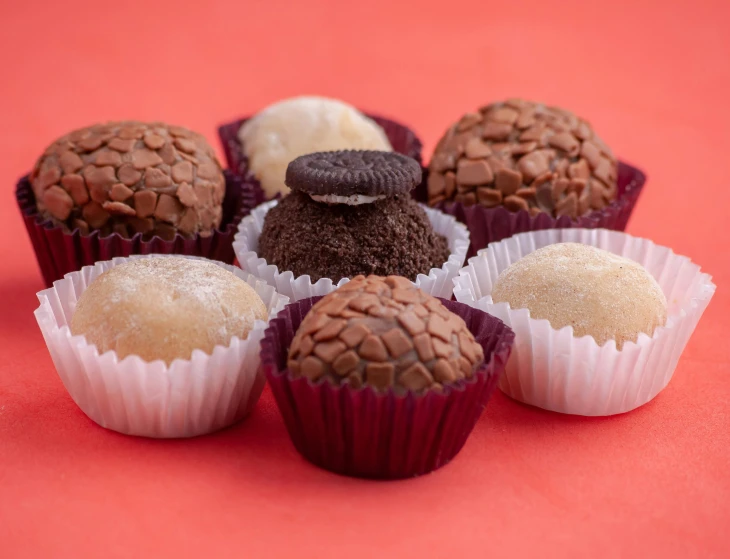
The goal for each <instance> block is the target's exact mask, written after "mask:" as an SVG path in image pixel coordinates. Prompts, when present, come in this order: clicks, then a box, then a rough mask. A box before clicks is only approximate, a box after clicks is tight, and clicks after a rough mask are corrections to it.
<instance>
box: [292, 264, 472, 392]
mask: <svg viewBox="0 0 730 559" xmlns="http://www.w3.org/2000/svg"><path fill="white" fill-rule="evenodd" d="M483 362H484V351H483V349H482V346H481V345H479V343H477V341H476V340H475V339H474V336H473V335H472V333H471V332H470V331H469V329H468V328H467V326H466V324H465V323H464V321H463V320H462V319H461V318H460V317H458V316H457V315H455V314H453V313H452V312H450V311H449V310H448V309H446V307H444V306H443V305H442V304H441V302H440V301H439V300H438V299H436V298H435V297H432V296H431V295H428V294H427V293H425V292H423V291H421V290H420V289H418V288H417V287H416V286H414V285H413V284H412V283H411V282H410V281H408V280H407V279H405V278H402V277H397V276H388V277H385V278H384V277H379V276H368V277H365V276H357V277H355V278H353V280H352V281H351V282H349V283H347V284H345V285H344V286H342V287H341V288H340V289H338V290H337V291H334V292H333V293H330V294H329V295H327V296H326V297H323V298H322V299H321V300H320V301H319V302H318V303H317V304H316V305H314V307H312V310H311V311H310V312H309V314H307V316H306V317H305V318H304V320H303V321H302V323H301V325H300V326H299V330H297V333H296V335H295V336H294V339H293V340H292V343H291V346H290V348H289V357H288V361H287V366H288V368H289V371H290V372H291V373H292V374H293V375H294V376H304V377H307V378H309V379H310V380H312V381H318V380H320V379H324V380H326V381H327V382H331V383H333V384H344V383H348V384H350V386H352V387H353V388H360V387H361V386H362V385H363V384H364V385H367V386H371V387H372V388H374V389H375V390H377V391H380V392H384V391H387V390H394V391H395V392H396V393H405V392H423V391H426V390H442V389H443V386H444V384H449V383H454V382H457V381H460V380H463V379H468V378H471V376H472V375H473V374H474V371H476V370H477V368H479V367H480V366H481V365H482V363H483Z"/></svg>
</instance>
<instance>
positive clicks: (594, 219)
mask: <svg viewBox="0 0 730 559" xmlns="http://www.w3.org/2000/svg"><path fill="white" fill-rule="evenodd" d="M427 180H428V171H427V170H426V169H424V174H423V181H422V182H421V184H420V185H419V186H418V187H417V188H416V189H415V194H414V197H415V198H416V200H418V201H419V202H421V203H424V204H425V203H427V202H428V189H427V186H426V183H427ZM645 182H646V175H645V174H644V173H643V172H642V171H640V170H639V169H637V168H635V167H632V166H631V165H629V164H627V163H623V162H621V161H619V165H618V196H617V198H616V200H614V201H613V202H611V203H610V204H609V205H608V206H606V207H605V208H603V209H602V210H596V211H593V212H591V213H589V214H587V215H584V216H581V217H579V218H578V219H575V220H573V219H571V218H569V217H568V216H561V217H558V218H554V217H552V216H550V215H548V214H545V213H541V214H538V215H536V216H534V217H532V216H530V214H529V212H527V211H525V210H520V211H518V212H511V211H509V210H507V209H506V208H504V207H503V206H498V207H496V208H485V207H484V206H480V205H478V204H476V205H473V206H465V205H464V204H462V203H461V202H440V203H439V204H437V205H436V206H435V207H436V208H438V209H439V210H441V211H442V212H444V213H447V214H449V215H453V216H454V217H456V219H458V220H459V221H460V222H462V223H465V224H466V226H467V228H468V229H469V234H470V235H471V248H470V250H469V255H468V256H469V257H471V256H473V255H475V254H476V253H477V251H478V250H480V249H483V248H485V247H486V246H487V245H488V244H489V243H494V242H497V241H501V240H502V239H506V238H508V237H511V236H512V235H516V234H517V233H523V232H527V231H538V230H542V229H568V228H582V229H612V230H614V231H623V230H624V229H626V224H627V223H628V221H629V217H631V212H633V211H634V206H635V205H636V202H637V200H638V199H639V195H640V194H641V190H642V189H643V188H644V183H645Z"/></svg>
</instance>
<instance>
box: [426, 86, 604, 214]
mask: <svg viewBox="0 0 730 559" xmlns="http://www.w3.org/2000/svg"><path fill="white" fill-rule="evenodd" d="M617 172H618V162H617V160H616V158H615V157H614V156H613V154H612V152H611V150H610V149H609V147H608V146H607V145H606V144H605V143H604V142H603V141H602V140H601V139H600V138H599V137H598V136H597V135H596V133H595V132H594V131H593V129H592V128H591V126H590V124H588V123H587V122H586V121H585V120H582V119H580V118H578V117H577V116H576V115H574V114H573V113H571V112H569V111H566V110H564V109H560V108H557V107H548V106H546V105H543V104H541V103H532V102H529V101H523V100H519V99H511V100H509V101H505V102H503V103H492V104H490V105H487V106H485V107H482V108H481V109H480V110H479V111H478V112H475V113H467V114H466V115H464V116H463V117H462V118H461V119H460V120H459V122H457V123H456V124H454V125H453V126H451V127H450V128H449V129H448V130H447V131H446V133H445V134H444V136H443V137H442V138H441V140H440V141H439V143H438V145H437V146H436V150H435V152H434V154H433V157H432V158H431V162H430V165H429V176H428V201H429V204H430V205H432V206H433V205H436V204H438V203H439V202H442V201H455V202H461V203H462V204H464V205H466V206H472V205H475V204H480V205H481V206H484V207H486V208H494V207H497V206H504V207H505V208H506V209H508V210H510V211H520V210H525V211H529V212H530V214H531V215H537V214H539V213H541V212H544V213H547V214H549V215H551V216H553V217H560V216H564V215H565V216H569V217H571V218H573V219H575V218H577V217H579V216H582V215H585V214H587V213H590V212H591V211H594V210H600V209H602V208H604V207H605V206H606V205H607V204H609V203H610V202H612V201H613V200H615V199H616V196H617V194H618V188H617V182H616V181H617Z"/></svg>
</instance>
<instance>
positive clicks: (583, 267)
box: [492, 243, 667, 349]
mask: <svg viewBox="0 0 730 559" xmlns="http://www.w3.org/2000/svg"><path fill="white" fill-rule="evenodd" d="M492 300H493V301H494V302H495V303H509V305H510V307H511V308H513V309H525V308H526V309H529V311H530V317H531V318H535V319H546V320H548V321H549V322H550V325H551V326H552V327H553V328H555V329H556V330H559V329H560V328H563V327H565V326H572V327H573V334H574V335H575V336H576V337H580V336H586V335H588V336H592V337H593V338H594V339H595V340H596V343H597V344H598V345H603V344H605V343H606V342H607V341H609V340H615V341H616V347H617V348H618V349H621V347H623V345H624V343H625V342H627V341H632V342H635V341H636V340H637V338H638V336H639V334H640V333H642V332H643V333H644V334H646V335H648V336H651V335H652V334H653V333H654V330H655V329H656V328H657V327H658V326H663V325H664V324H665V322H666V320H667V300H666V298H665V296H664V293H663V292H662V290H661V287H659V284H658V283H657V282H656V280H655V279H654V278H653V277H652V276H651V275H650V274H649V272H647V271H646V269H645V268H644V267H643V266H641V264H638V263H637V262H634V261H633V260H629V259H628V258H624V257H622V256H618V255H616V254H613V253H611V252H608V251H606V250H601V249H599V248H596V247H593V246H589V245H583V244H579V243H559V244H554V245H548V246H546V247H543V248H540V249H538V250H536V251H535V252H532V253H530V254H528V255H527V256H525V257H524V258H521V259H519V260H518V261H517V262H515V263H514V264H512V265H511V266H510V267H509V268H507V269H506V270H504V271H503V272H502V273H501V274H500V275H499V277H498V278H497V281H496V282H495V285H494V289H493V290H492Z"/></svg>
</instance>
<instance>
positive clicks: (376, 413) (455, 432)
mask: <svg viewBox="0 0 730 559" xmlns="http://www.w3.org/2000/svg"><path fill="white" fill-rule="evenodd" d="M319 299H321V297H313V298H310V299H306V300H303V301H298V302H296V303H292V304H290V305H288V306H287V307H286V308H285V309H284V310H283V311H282V312H281V313H279V315H278V316H277V317H276V318H275V319H273V320H272V321H271V324H270V326H269V328H268V329H267V330H266V334H265V337H264V340H263V341H262V342H261V363H262V367H263V369H264V371H265V372H266V377H267V379H268V381H269V385H270V386H271V389H272V392H273V394H274V398H275V399H276V404H277V406H278V407H279V411H280V412H281V415H282V416H283V418H284V422H285V424H286V428H287V430H288V432H289V436H290V437H291V440H292V442H293V443H294V446H295V447H296V449H297V450H298V451H299V453H300V454H301V455H302V456H303V457H304V458H305V459H307V460H309V461H310V462H312V463H314V464H316V465H317V466H319V467H321V468H324V469H327V470H330V471H333V472H335V473H339V474H344V475H350V476H356V477H368V478H379V479H398V478H406V477H413V476H417V475H421V474H425V473H428V472H431V471H433V470H435V469H437V468H440V467H441V466H443V465H445V464H447V463H448V462H449V461H450V460H451V459H452V458H454V456H456V455H457V454H458V452H459V451H460V450H461V448H462V447H463V446H464V443H465V442H466V439H467V437H468V436H469V433H471V431H472V429H473V428H474V425H475V424H476V421H477V419H479V416H480V414H481V412H482V410H483V409H484V407H485V406H486V405H487V401H488V400H489V397H490V395H491V394H492V392H493V391H494V388H495V386H496V384H497V380H498V378H499V376H500V375H501V374H502V372H503V370H504V364H505V362H506V361H507V359H508V357H509V353H510V348H511V345H512V342H513V340H514V334H513V332H512V331H511V330H510V329H509V328H508V327H506V326H505V325H504V323H503V322H501V321H500V320H498V319H496V318H494V317H493V316H489V315H488V314H485V313H483V312H481V311H478V310H476V309H471V308H469V307H467V306H466V305H461V304H459V303H456V302H452V301H446V300H442V302H443V303H444V305H446V307H447V308H448V309H449V310H450V311H452V312H454V313H456V314H458V315H459V316H460V317H461V318H463V319H464V321H465V322H466V324H467V326H468V327H469V330H470V331H471V332H472V333H473V334H474V336H475V338H476V340H477V341H478V342H479V343H480V344H481V345H482V347H483V348H484V355H485V364H484V366H483V367H482V368H481V369H479V370H478V371H477V372H476V374H475V375H474V377H472V378H471V379H469V380H468V381H460V382H458V383H455V384H453V385H451V386H448V385H447V386H446V387H445V389H444V392H443V393H442V394H437V393H435V392H427V393H426V394H423V395H420V396H417V395H414V394H413V393H410V394H407V395H402V396H398V395H396V394H395V393H394V392H392V391H390V392H386V393H378V392H376V391H375V390H374V389H372V388H371V387H363V388H360V389H354V388H351V387H350V386H349V385H343V386H334V385H332V384H330V383H328V382H326V381H324V380H320V381H318V382H316V383H312V382H311V381H310V380H308V379H306V378H303V377H299V378H292V377H291V375H290V374H289V371H288V370H287V369H286V360H287V353H288V348H289V345H290V344H291V341H292V338H293V337H294V334H295V333H296V330H297V328H298V327H299V325H300V323H301V322H302V320H303V319H304V316H305V315H306V314H307V312H309V310H310V309H311V308H312V306H313V305H314V304H315V303H316V302H317V301H318V300H319Z"/></svg>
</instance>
